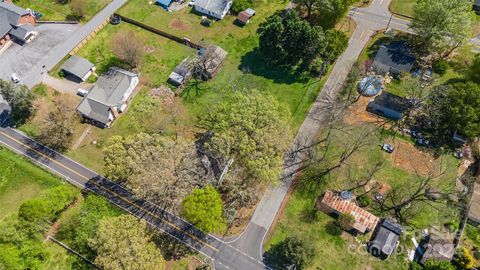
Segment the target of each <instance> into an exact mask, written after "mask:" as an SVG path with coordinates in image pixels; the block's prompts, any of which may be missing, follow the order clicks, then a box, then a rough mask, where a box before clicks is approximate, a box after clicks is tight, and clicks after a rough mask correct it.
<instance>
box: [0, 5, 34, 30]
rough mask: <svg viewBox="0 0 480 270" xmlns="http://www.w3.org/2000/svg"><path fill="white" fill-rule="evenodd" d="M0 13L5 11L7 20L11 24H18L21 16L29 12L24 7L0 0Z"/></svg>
mask: <svg viewBox="0 0 480 270" xmlns="http://www.w3.org/2000/svg"><path fill="white" fill-rule="evenodd" d="M0 13H6V14H7V18H8V21H9V22H10V24H11V25H13V26H16V25H17V24H18V21H19V20H20V17H21V16H24V15H28V14H30V12H29V11H27V10H26V9H24V8H21V7H18V6H16V5H14V4H12V3H7V2H0Z"/></svg>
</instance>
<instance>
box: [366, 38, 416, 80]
mask: <svg viewBox="0 0 480 270" xmlns="http://www.w3.org/2000/svg"><path fill="white" fill-rule="evenodd" d="M414 63H415V56H414V55H413V52H412V48H411V47H410V45H408V44H407V43H406V42H403V41H392V42H390V43H389V44H388V45H386V46H385V45H382V46H381V47H380V49H379V50H378V52H377V55H376V56H375V60H374V62H373V66H374V68H375V69H376V70H377V71H379V72H383V73H387V72H391V73H402V72H409V71H410V70H412V68H413V65H414Z"/></svg>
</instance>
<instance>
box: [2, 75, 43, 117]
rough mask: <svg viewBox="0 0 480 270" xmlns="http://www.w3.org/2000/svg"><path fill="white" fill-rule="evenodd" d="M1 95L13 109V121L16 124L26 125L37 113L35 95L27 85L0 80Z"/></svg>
mask: <svg viewBox="0 0 480 270" xmlns="http://www.w3.org/2000/svg"><path fill="white" fill-rule="evenodd" d="M0 94H1V95H2V96H3V98H4V99H5V100H6V101H7V102H8V104H9V105H10V107H11V108H12V112H11V119H12V122H13V123H14V124H19V125H21V124H23V123H25V122H26V121H27V120H28V119H29V118H30V117H31V116H32V115H33V114H34V113H35V108H34V106H33V101H34V100H35V95H34V94H33V93H32V92H31V91H30V90H28V88H27V87H26V86H25V85H15V84H13V83H11V82H8V81H3V80H0Z"/></svg>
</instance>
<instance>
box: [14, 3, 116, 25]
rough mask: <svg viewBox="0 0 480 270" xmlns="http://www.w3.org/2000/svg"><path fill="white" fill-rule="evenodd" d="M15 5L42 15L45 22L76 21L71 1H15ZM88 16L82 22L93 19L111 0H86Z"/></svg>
mask: <svg viewBox="0 0 480 270" xmlns="http://www.w3.org/2000/svg"><path fill="white" fill-rule="evenodd" d="M13 2H14V4H15V5H17V6H19V7H22V8H25V9H27V8H29V9H32V10H35V11H36V12H39V13H41V14H42V15H43V16H42V17H41V18H40V20H44V21H68V20H75V19H76V18H75V16H73V15H72V11H71V9H70V4H69V1H57V0H35V1H30V0H14V1H13ZM86 2H87V5H86V15H85V16H84V17H83V18H82V19H81V21H83V22H86V21H88V20H89V19H90V18H91V17H93V16H94V15H95V14H96V13H97V12H99V11H100V10H101V9H102V8H104V7H105V6H106V5H107V4H108V3H110V0H86Z"/></svg>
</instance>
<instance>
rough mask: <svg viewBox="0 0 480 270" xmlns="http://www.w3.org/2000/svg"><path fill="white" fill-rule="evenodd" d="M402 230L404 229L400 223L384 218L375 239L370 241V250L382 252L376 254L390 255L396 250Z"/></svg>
mask: <svg viewBox="0 0 480 270" xmlns="http://www.w3.org/2000/svg"><path fill="white" fill-rule="evenodd" d="M402 232H403V229H402V226H401V225H400V224H398V223H395V222H393V221H390V220H388V219H386V220H384V221H383V222H382V224H381V225H380V226H379V228H378V229H377V230H376V232H375V235H374V238H373V241H371V242H370V243H369V247H370V251H371V252H372V249H375V250H376V252H380V253H381V254H376V255H379V256H382V255H383V256H385V255H386V256H390V255H391V254H392V253H393V251H394V250H395V247H396V246H397V241H398V239H399V237H400V235H401V234H402Z"/></svg>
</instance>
